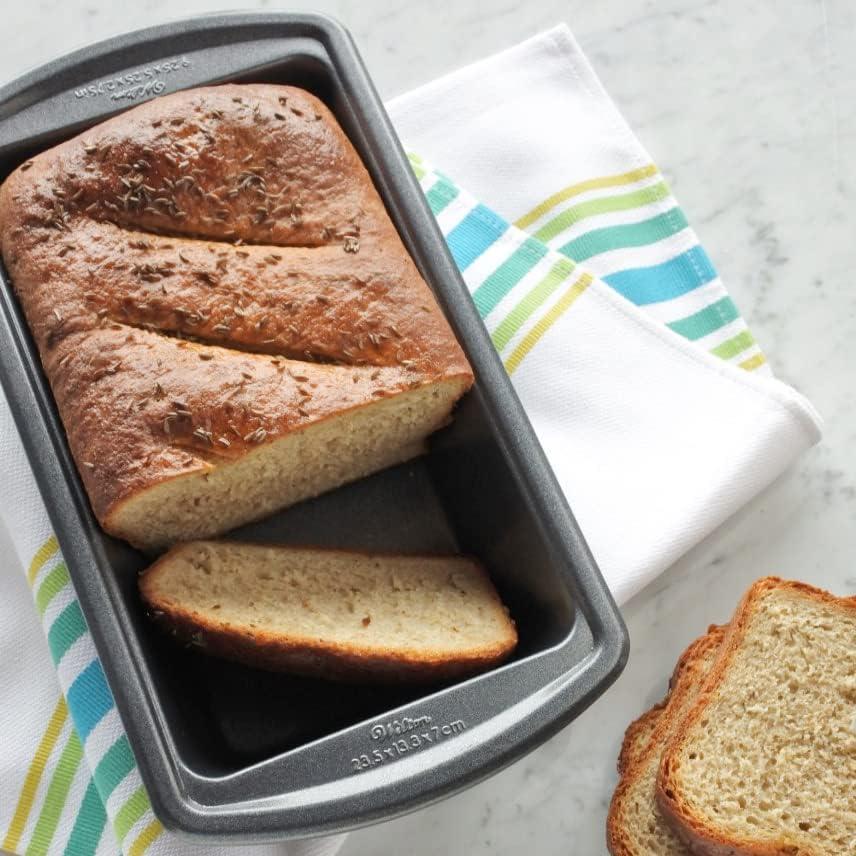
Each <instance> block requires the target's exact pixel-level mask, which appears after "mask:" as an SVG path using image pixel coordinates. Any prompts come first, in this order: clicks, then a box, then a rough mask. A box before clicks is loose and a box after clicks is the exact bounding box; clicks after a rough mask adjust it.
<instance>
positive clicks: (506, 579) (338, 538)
mask: <svg viewBox="0 0 856 856" xmlns="http://www.w3.org/2000/svg"><path fill="white" fill-rule="evenodd" d="M224 81H264V82H269V83H289V84H294V85H298V86H302V87H305V88H306V89H309V90H311V91H312V92H314V93H315V94H317V95H318V96H320V97H321V98H322V99H323V100H324V101H325V102H326V103H327V104H328V105H329V106H330V108H331V109H332V110H333V112H334V113H335V114H336V116H337V117H338V120H339V122H340V123H341V125H342V126H343V128H344V129H345V132H346V133H347V134H348V136H349V137H350V139H351V141H352V142H353V144H354V145H355V147H356V148H357V150H358V152H359V153H360V155H361V156H362V158H363V160H364V161H365V164H366V166H367V167H368V170H369V172H370V173H371V176H372V178H373V180H374V182H375V184H376V186H377V188H378V190H379V192H380V194H381V196H382V198H383V200H384V202H385V203H386V206H387V209H388V210H389V213H390V216H391V217H392V219H393V222H394V223H395V224H396V227H397V228H398V230H399V232H400V233H401V236H402V238H403V240H404V243H405V245H406V246H407V248H408V250H409V251H410V253H411V255H412V256H413V259H414V260H415V262H416V264H417V265H418V266H419V268H420V270H421V271H422V274H423V276H424V277H425V279H426V280H427V281H428V283H429V285H430V286H431V287H432V288H433V289H434V291H435V293H436V295H437V299H438V301H439V303H440V305H441V306H442V307H443V309H444V311H445V312H446V314H447V317H448V318H449V321H450V322H451V324H452V326H453V328H454V330H455V332H456V334H457V336H458V339H459V340H460V342H461V343H462V345H463V347H464V349H465V351H466V353H467V355H468V357H469V360H470V362H471V364H472V366H473V368H474V371H475V375H476V385H475V387H474V389H473V390H472V391H471V392H470V393H469V394H468V395H467V396H466V397H465V399H464V400H463V401H462V402H461V404H460V406H459V407H458V410H457V413H456V415H455V418H454V420H453V422H452V424H451V425H450V426H449V427H448V428H446V429H444V430H442V431H441V432H440V433H439V434H437V435H436V436H435V437H434V438H433V439H432V442H431V446H430V451H429V453H428V454H427V455H426V456H424V457H422V458H420V459H418V460H416V461H413V462H411V463H408V464H405V465H402V466H399V467H397V468H394V469H391V470H387V471H385V472H382V473H380V474H378V475H375V476H373V477H371V478H367V479H364V480H362V481H360V482H357V483H355V484H352V485H350V486H348V487H345V488H342V489H339V490H336V491H333V492H331V493H329V494H327V495H325V496H322V497H320V498H318V499H316V500H313V501H311V502H305V503H302V504H301V505H299V506H296V507H294V508H291V509H289V510H286V511H284V512H281V513H279V514H277V515H275V516H273V517H271V518H269V519H267V520H265V521H263V522H261V523H258V524H255V525H252V526H248V527H244V528H243V529H242V530H240V532H238V533H237V534H238V535H239V536H240V537H242V538H253V539H257V540H266V541H278V542H283V543H303V544H307V543H316V544H320V545H329V546H335V547H344V548H359V549H368V550H383V551H405V552H465V553H470V554H474V555H476V556H478V557H479V558H480V559H481V560H482V561H483V562H484V563H485V565H486V566H487V568H488V569H489V571H490V573H491V575H492V577H493V579H494V581H495V583H496V585H497V588H498V589H499V591H500V593H501V595H502V597H503V599H504V601H505V602H506V603H507V604H508V606H509V608H510V611H511V614H512V616H513V617H514V619H515V621H516V622H517V627H518V631H519V635H520V644H519V648H518V650H517V652H516V654H515V656H514V658H513V660H512V661H510V662H509V663H507V664H506V665H504V666H502V667H501V668H498V669H495V670H494V671H492V672H490V673H488V674H484V675H481V676H478V677H475V678H471V679H469V680H467V681H464V682H461V683H458V684H455V685H452V686H432V687H424V686H423V687H413V686H409V687H386V688H379V687H361V686H347V685H336V684H332V683H324V682H321V681H313V680H310V679H306V678H296V677H288V676H284V675H277V674H268V673H264V672H258V671H253V670H251V669H248V668H245V667H242V666H238V665H232V664H228V663H224V662H220V661H216V660H213V659H208V658H206V657H205V656H204V655H203V654H200V653H199V652H197V651H194V650H183V649H180V648H178V647H177V646H174V645H173V644H171V643H170V642H169V641H168V640H166V639H163V638H162V637H161V636H160V635H159V634H158V633H156V632H154V631H153V629H152V627H151V625H150V623H149V621H148V620H147V618H146V616H145V614H144V610H143V608H142V606H141V604H140V601H139V599H138V595H137V588H136V577H137V574H138V572H139V571H140V570H141V569H142V568H143V567H145V565H146V564H147V559H146V558H145V557H144V556H142V555H140V554H139V553H137V552H135V551H134V550H133V549H131V548H130V547H128V546H127V545H125V544H123V543H120V542H118V541H115V540H113V539H111V538H109V537H107V536H106V535H105V534H104V533H103V532H102V531H101V530H100V528H99V527H98V525H97V523H96V522H95V519H94V517H93V515H92V512H91V510H90V507H89V503H88V500H87V498H86V495H85V493H84V491H83V489H82V486H81V483H80V480H79V478H78V475H77V473H76V470H75V467H74V464H73V462H72V459H71V456H70V454H69V450H68V446H67V443H66V439H65V435H64V432H63V429H62V425H61V423H60V421H59V419H58V416H57V412H56V409H55V406H54V402H53V399H52V396H51V391H50V388H49V386H48V384H47V382H46V380H45V377H44V375H43V374H42V370H41V366H40V363H39V357H38V354H37V352H36V350H35V347H34V344H33V341H32V339H31V337H30V334H29V331H28V329H27V325H26V322H25V320H24V318H23V316H22V314H21V311H20V308H19V306H18V304H17V302H16V299H15V296H14V292H13V290H12V286H11V283H10V282H9V279H8V277H7V276H6V274H5V272H0V306H1V307H2V312H0V325H2V329H0V379H2V383H3V386H4V388H5V391H6V394H7V397H8V399H9V402H10V404H11V406H12V409H13V411H14V414H15V418H16V420H17V424H18V427H19V429H20V431H21V435H22V438H23V441H24V445H25V447H26V450H27V454H28V455H29V458H30V462H31V464H32V467H33V470H34V471H35V474H36V477H37V480H38V483H39V486H40V489H41V491H42V495H43V497H44V500H45V503H46V505H47V507H48V510H49V512H50V516H51V520H52V523H53V526H54V527H55V530H56V534H57V536H58V538H59V541H60V544H61V546H62V550H63V554H64V556H65V559H66V562H67V564H68V567H69V572H70V574H71V577H72V580H73V583H74V587H75V589H76V592H77V595H78V597H79V599H80V603H81V606H82V609H83V612H84V615H85V616H86V619H87V621H88V623H89V626H90V628H91V630H92V635H93V637H94V639H95V643H96V645H97V648H98V652H99V654H100V657H101V660H102V662H103V665H104V670H105V672H106V674H107V678H108V681H109V684H110V688H111V690H112V692H113V694H114V696H115V699H116V704H117V707H118V710H119V713H120V715H121V718H122V721H123V723H124V726H125V728H126V729H127V732H128V736H129V738H130V741H131V745H132V746H133V749H134V753H135V755H136V758H137V762H138V764H139V768H140V772H141V774H142V777H143V780H144V782H145V785H146V787H147V788H148V791H149V794H150V795H151V799H152V803H153V807H154V809H155V812H156V813H157V815H158V816H159V817H160V819H161V820H162V821H163V823H164V824H165V825H166V826H167V827H168V828H169V829H172V830H175V831H178V832H183V833H187V834H191V835H194V836H198V837H203V838H206V839H208V840H211V841H227V840H228V841H236V840H246V841H262V840H270V839H279V838H288V837H299V836H310V835H319V834H322V833H329V832H335V831H340V830H345V829H349V828H353V827H355V826H358V825H361V824H366V823H370V822H373V821H378V820H382V819H385V818H389V817H392V816H394V815H397V814H400V813H402V812H404V811H408V810H411V809H414V808H416V807H418V806H421V805H425V804H426V803H429V802H431V801H433V800H437V799H439V798H441V797H444V796H447V795H449V794H451V793H454V792H455V791H458V790H460V789H462V788H464V787H465V786H467V785H470V784H472V783H474V782H476V781H478V780H479V779H482V778H484V777H485V776H487V775H488V774H490V773H492V772H494V771H496V770H498V769H499V768H500V767H502V766H503V765H506V764H508V763H510V762H511V761H513V760H514V759H516V758H519V757H520V756H521V755H523V754H524V753H525V752H527V751H529V750H531V749H532V748H533V747H535V746H536V745H537V744H539V743H541V742H543V741H544V740H545V739H547V738H548V737H549V736H550V735H551V734H553V733H555V732H556V731H557V730H558V729H559V728H561V727H562V726H564V725H566V724H567V723H569V722H570V721H571V720H572V719H573V718H574V717H575V716H577V715H578V714H579V713H580V712H581V711H582V710H583V709H585V708H586V707H587V706H588V705H590V704H591V703H592V702H593V701H594V700H595V699H596V698H597V697H598V696H599V695H600V694H601V693H602V692H603V691H604V690H605V689H606V688H607V687H608V686H609V685H610V683H611V682H612V681H613V680H614V679H615V678H616V676H617V675H618V673H619V672H620V670H621V668H622V667H623V665H624V662H625V659H626V656H627V636H626V631H625V629H624V626H623V624H622V621H621V618H620V616H619V614H618V612H617V610H616V608H615V604H614V603H613V601H612V599H611V597H610V595H609V592H608V590H607V588H606V586H605V585H604V582H603V579H602V577H601V575H600V573H599V572H598V569H597V567H596V566H595V563H594V561H593V560H592V556H591V554H590V552H589V550H588V549H587V547H586V544H585V541H584V540H583V537H582V536H581V534H580V531H579V529H578V528H577V524H576V522H575V521H574V518H573V515H572V514H571V511H570V509H569V508H568V505H567V503H566V501H565V499H564V496H563V494H562V492H561V490H560V488H559V486H558V484H557V483H556V480H555V478H554V476H553V474H552V472H551V470H550V467H549V465H548V463H547V461H546V460H545V458H544V454H543V452H542V450H541V448H540V446H539V444H538V441H537V439H536V437H535V435H534V433H533V430H532V428H531V426H530V424H529V422H528V421H527V418H526V415H525V413H524V412H523V410H522V408H521V405H520V403H519V401H518V399H517V397H516V395H515V393H514V390H513V388H512V386H511V384H510V382H509V380H508V377H507V376H506V373H505V371H504V369H503V366H502V364H501V362H500V360H499V359H498V357H497V355H496V352H495V351H494V349H493V347H492V345H491V341H490V339H489V337H488V335H487V333H486V331H485V328H484V326H483V324H482V322H481V320H480V319H479V317H478V314H477V312H476V310H475V308H474V306H473V303H472V300H471V299H470V297H469V295H468V293H467V290H466V288H465V286H464V284H463V282H462V281H461V278H460V276H459V274H458V271H457V270H456V269H455V266H454V263H453V261H452V259H451V257H450V255H449V253H448V251H447V249H446V245H445V243H444V241H443V238H442V236H441V234H440V233H439V231H438V229H437V225H436V223H435V222H434V219H433V217H432V215H431V212H430V210H429V209H428V206H427V205H426V203H425V200H424V198H423V196H422V193H421V191H420V189H419V187H418V185H417V183H416V181H415V180H414V177H413V175H412V174H411V171H410V169H409V167H408V163H407V159H406V158H405V156H404V153H403V151H402V149H401V146H400V144H399V142H398V140H397V138H396V136H395V133H394V131H393V129H392V127H391V125H390V123H389V120H388V118H387V116H386V114H385V112H384V110H383V106H382V104H381V102H380V100H379V98H378V96H377V93H376V92H375V90H374V88H373V86H372V83H371V81H370V79H369V77H368V75H367V73H366V71H365V69H364V67H363V65H362V62H361V61H360V58H359V56H358V54H357V51H356V49H355V47H354V44H353V42H352V41H351V39H350V37H349V35H348V34H347V33H346V32H345V30H344V29H343V28H342V27H341V26H339V25H338V24H337V23H335V22H334V21H331V20H329V19H327V18H323V17H318V16H312V15H290V14H278V13H275V14H234V15H218V16H214V17H206V18H196V19H193V20H189V21H183V22H179V23H172V24H168V25H165V26H160V27H154V28H151V29H146V30H142V31H140V32H136V33H132V34H130V35H126V36H121V37H119V38H114V39H110V40H108V41H105V42H101V43H99V44H96V45H93V46H92V47H89V48H87V49H85V50H81V51H78V52H76V53H73V54H71V55H69V56H67V57H65V58H63V59H59V60H56V61H55V62H52V63H49V64H47V65H45V66H43V67H42V68H39V69H37V70H36V71H32V72H29V73H27V74H25V75H24V76H22V77H21V78H19V79H18V80H16V81H14V82H13V83H11V84H8V85H6V86H4V87H3V88H2V89H0V179H2V178H5V176H6V175H8V173H9V172H10V171H11V170H12V169H14V168H15V166H16V165H18V164H20V163H21V162H22V161H24V160H25V159H27V158H28V157H30V156H32V155H33V154H34V153H36V152H38V151H40V150H42V149H44V148H46V147H48V146H50V145H52V144H54V143H56V142H58V141H60V140H62V139H65V138H67V137H68V136H70V135H72V134H74V133H76V132H79V131H80V130H81V129H83V128H86V127H87V126H90V125H92V124H94V123H96V122H98V121H100V120H102V119H104V118H106V117H108V116H110V115H112V114H114V113H116V112H118V111H121V110H124V109H127V108H128V107H130V106H132V105H134V104H137V103H139V102H140V101H142V100H145V99H148V98H154V97H157V96H158V95H160V94H162V93H167V92H173V91H175V90H178V89H184V88H187V87H191V86H198V85H201V84H212V83H218V82H224ZM441 166H442V165H441Z"/></svg>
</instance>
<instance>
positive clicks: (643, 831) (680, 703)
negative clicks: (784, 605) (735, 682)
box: [607, 627, 724, 856]
mask: <svg viewBox="0 0 856 856" xmlns="http://www.w3.org/2000/svg"><path fill="white" fill-rule="evenodd" d="M723 637H724V628H722V627H711V628H710V629H709V630H708V632H707V634H705V635H704V636H702V637H701V638H700V639H696V640H695V641H694V642H693V643H692V644H691V645H690V646H689V647H688V648H687V650H686V651H685V652H684V653H683V654H682V655H681V658H680V660H678V664H677V666H676V667H675V671H674V674H673V676H672V680H671V689H670V692H669V695H668V697H667V699H666V700H665V702H663V703H661V704H660V705H658V706H656V707H655V708H653V709H652V710H651V711H649V712H648V713H647V714H643V716H642V717H640V719H638V720H636V722H635V723H633V724H632V725H631V726H630V728H629V729H628V732H627V735H626V736H625V745H624V747H623V748H622V755H621V756H620V757H619V773H620V775H621V778H620V781H619V783H618V787H617V788H616V791H615V794H614V795H613V798H612V803H611V804H610V808H609V816H608V819H607V846H608V849H609V852H610V853H611V854H613V856H683V854H686V853H689V850H688V849H687V848H686V846H685V845H684V843H683V842H682V841H681V839H680V838H679V837H678V836H677V835H676V834H675V833H674V832H673V831H672V829H671V828H670V826H669V824H668V823H667V822H666V819H665V818H664V817H663V815H662V814H661V813H660V811H659V808H658V806H657V801H656V782H657V771H658V769H659V766H660V754H661V752H662V750H663V747H664V746H665V745H666V743H667V742H668V741H669V739H670V738H671V736H672V735H673V734H674V733H675V731H676V729H677V728H678V726H679V725H680V723H681V721H682V718H683V716H684V715H685V714H686V712H687V710H688V709H689V708H690V707H691V705H692V704H693V702H694V701H695V699H696V696H697V694H698V692H699V690H700V689H701V686H702V684H703V682H704V680H705V678H706V677H707V675H708V673H709V671H710V668H711V666H712V664H713V662H714V659H715V658H716V656H717V654H718V653H719V650H720V647H721V644H722V640H723ZM652 724H653V728H652V729H651V730H650V733H648V734H647V739H645V738H646V732H647V731H648V729H649V726H650V725H652ZM643 740H645V742H644V744H642V741H643ZM631 746H632V748H631Z"/></svg>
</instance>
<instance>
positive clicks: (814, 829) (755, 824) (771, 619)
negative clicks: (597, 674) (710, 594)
mask: <svg viewBox="0 0 856 856" xmlns="http://www.w3.org/2000/svg"><path fill="white" fill-rule="evenodd" d="M854 719H856V598H853V597H851V598H836V597H833V596H832V595H830V594H828V593H826V592H823V591H820V590H819V589H815V588H812V587H811V586H808V585H805V584H803V583H796V582H785V581H783V580H780V579H777V578H773V577H770V578H766V579H762V580H759V581H758V582H757V583H756V584H755V585H754V586H753V587H752V588H751V589H750V590H749V592H748V593H747V594H746V596H745V597H744V599H743V601H742V602H741V604H740V606H739V607H738V609H737V612H736V613H735V616H734V618H733V620H732V622H731V625H730V628H729V632H728V634H727V636H726V639H725V640H724V642H723V649H722V653H721V655H720V656H719V658H718V659H717V661H716V663H715V664H714V667H713V670H712V672H711V675H710V677H709V679H708V680H707V681H706V683H705V686H704V688H703V690H702V692H701V694H700V696H699V697H698V698H697V699H696V701H695V702H694V704H693V706H692V708H691V709H690V711H689V712H688V714H687V716H686V719H685V720H684V722H683V723H682V724H681V727H680V728H679V729H678V732H677V734H676V735H675V736H674V737H673V739H672V740H671V742H670V743H669V745H668V746H667V748H666V749H665V751H664V753H663V758H662V764H661V767H660V771H659V776H658V784H657V797H658V802H659V805H660V807H661V810H662V811H663V812H664V814H665V815H666V816H667V818H668V820H669V822H670V823H671V824H672V825H673V827H674V828H675V829H676V831H678V832H679V834H680V835H681V836H682V838H683V839H684V840H685V841H687V842H688V844H689V847H690V850H691V851H692V852H693V853H697V854H711V856H719V854H764V855H765V856H768V854H769V856H832V854H841V856H844V854H853V853H856V730H854V729H856V722H854Z"/></svg>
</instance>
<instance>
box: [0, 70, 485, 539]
mask: <svg viewBox="0 0 856 856" xmlns="http://www.w3.org/2000/svg"><path fill="white" fill-rule="evenodd" d="M0 252H2V257H3V261H4V263H5V266H6V269H7V270H8V272H9V275H10V278H11V280H12V284H13V286H14V288H15V292H16V295H17V297H18V300H19V301H20V304H21V307H22V309H23V310H24V314H25V316H26V319H27V322H28V325H29V327H30V330H31V332H32V334H33V338H34V340H35V343H36V345H37V347H38V349H39V354H40V357H41V361H42V365H43V367H44V370H45V374H46V376H47V378H48V380H49V381H50V384H51V389H52V391H53V395H54V398H55V400H56V403H57V408H58V410H59V414H60V416H61V418H62V421H63V425H64V427H65V430H66V434H67V436H68V441H69V446H70V449H71V453H72V455H73V457H74V460H75V462H76V464H77V468H78V470H79V472H80V476H81V479H82V481H83V484H84V486H85V488H86V491H87V493H88V495H89V499H90V502H91V504H92V508H93V511H94V512H95V516H96V517H97V518H98V520H99V522H100V523H101V525H102V526H103V527H104V528H105V529H106V530H107V531H108V532H110V533H111V534H113V535H117V536H118V537H120V538H124V539H125V540H127V541H130V542H131V543H132V544H135V545H137V546H139V547H143V548H146V549H160V548H162V547H164V546H167V545H169V544H172V543H174V542H176V541H189V540H193V539H198V538H208V537H213V536H216V535H219V534H222V533H223V532H225V531H227V530H228V529H231V528H233V527H235V526H237V525H239V524H242V523H246V522H248V521H250V520H253V519H256V518H258V517H260V516H263V515H266V514H269V513H271V512H272V511H274V510H277V509H279V508H283V507H285V506H288V505H291V504H292V503H295V502H298V501H300V500H303V499H306V498H308V497H311V496H315V495H317V494H319V493H321V492H323V491H326V490H330V489H332V488H335V487H338V486H339V485H341V484H343V483H345V482H348V481H351V480H353V479H356V478H360V477H362V476H364V475H367V474H368V473H372V472H375V471H377V470H379V469H382V468H384V467H387V466H390V465H392V464H397V463H399V462H401V461H404V460H407V459H408V458H411V457H413V456H415V455H418V454H420V453H421V452H423V451H424V450H425V448H426V443H425V440H426V438H427V437H428V435H429V434H431V433H432V432H433V431H436V430H437V429H438V428H440V427H442V426H443V425H445V424H447V422H448V421H449V418H450V414H451V411H452V408H453V407H454V405H455V402H456V401H457V400H458V399H459V398H460V396H461V395H463V394H464V392H466V390H467V389H469V387H470V386H471V385H472V382H473V375H472V370H471V368H470V366H469V364H468V362H467V359H466V357H465V355H464V352H463V350H462V349H461V347H460V345H459V344H458V342H457V341H456V340H455V336H454V334H453V333H452V330H451V329H450V327H449V324H448V323H447V321H446V319H445V317H444V316H443V313H442V311H441V309H440V307H439V306H438V305H437V302H436V300H435V298H434V295H433V294H432V292H431V290H430V288H429V287H428V285H427V284H426V283H425V281H424V280H423V279H422V277H421V276H420V273H419V271H418V269H417V268H416V265H415V264H414V263H413V260H412V259H411V258H410V256H409V255H408V253H407V251H406V249H405V247H404V245H403V244H402V242H401V239H400V237H399V235H398V232H397V231H396V229H395V226H394V224H393V223H392V221H391V219H390V217H389V215H388V213H387V211H386V209H385V208H384V204H383V201H382V200H381V198H380V196H379V195H378V192H377V190H376V189H375V187H374V185H373V184H372V180H371V177H370V176H369V174H368V172H367V171H366V168H365V166H364V165H363V163H362V161H361V160H360V157H359V155H358V154H357V152H356V151H355V149H354V147H353V146H352V145H351V142H350V141H349V140H348V138H347V137H346V136H345V134H344V132H343V131H342V129H341V127H340V126H339V124H338V122H337V121H336V117H335V116H334V115H333V114H332V113H331V112H330V110H329V109H328V108H327V106H326V105H325V104H324V103H323V102H322V101H320V100H319V99H318V98H316V97H315V96H314V95H312V94H311V93H309V92H306V91H304V90H302V89H298V88H296V87H292V86H275V85H268V84H244V85H232V84H228V85H224V86H212V87H203V88H199V89H190V90H184V91H181V92H176V93H171V94H169V95H165V96H163V97H161V98H155V99H153V100H151V101H148V102H146V103H144V104H140V105H138V106H136V107H134V108H132V109H130V110H128V111H126V112H124V113H121V114H119V115H118V116H115V117H113V118H111V119H108V120H107V121H106V122H103V123H101V124H99V125H97V126H95V127H93V128H89V129H88V130H86V131H85V132H83V133H82V134H80V135H78V136H76V137H73V138H72V139H70V140H67V141H65V142H63V143H61V144H60V145H58V146H54V147H53V148H51V149H48V150H47V151H45V152H42V153H41V154H39V155H37V156H36V157H34V158H33V159H32V160H30V161H27V162H26V163H24V164H22V165H21V166H20V167H19V168H18V169H17V170H15V171H14V172H13V173H12V174H11V175H10V176H9V177H8V178H7V179H6V181H5V182H3V184H2V187H0Z"/></svg>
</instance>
